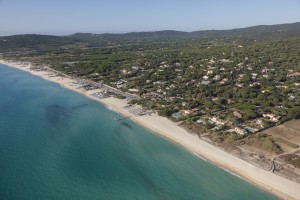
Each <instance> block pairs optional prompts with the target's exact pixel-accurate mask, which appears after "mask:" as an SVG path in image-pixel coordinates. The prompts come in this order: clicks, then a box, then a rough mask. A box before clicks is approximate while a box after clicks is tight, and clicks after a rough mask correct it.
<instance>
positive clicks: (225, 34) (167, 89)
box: [0, 23, 300, 151]
mask: <svg viewBox="0 0 300 200" xmlns="http://www.w3.org/2000/svg"><path fill="white" fill-rule="evenodd" d="M0 52H2V54H1V56H2V57H3V58H5V59H12V60H19V61H29V62H33V63H35V64H39V65H50V66H51V67H52V68H54V69H56V70H59V71H62V72H65V73H67V74H69V75H72V76H78V77H82V78H86V79H91V80H93V81H96V82H103V83H106V84H108V85H110V86H112V87H115V88H118V89H120V90H123V91H129V89H136V90H138V94H139V97H140V98H137V99H134V100H133V101H132V103H138V104H141V105H143V106H144V107H145V108H149V109H153V110H156V111H157V112H158V113H159V114H160V115H162V116H167V117H171V118H172V119H174V120H176V121H185V120H186V122H188V123H186V124H188V125H189V126H192V125H194V126H195V127H198V126H199V124H201V125H203V127H205V128H206V129H207V130H214V132H216V131H218V132H220V133H223V134H225V133H226V132H227V131H230V130H234V128H236V127H240V128H242V129H244V130H247V132H248V133H251V132H255V131H257V130H260V129H264V128H267V127H270V126H273V125H276V124H279V123H282V122H285V121H287V120H290V119H293V118H299V117H300V95H299V82H300V75H299V74H298V73H300V56H299V55H300V23H294V24H285V25H276V26H257V27H250V28H246V29H236V30H228V31H198V32H192V33H186V32H177V31H160V32H145V33H128V34H100V35H97V34H84V33H78V34H74V35H70V36H63V37H58V36H42V35H19V36H9V37H0ZM174 113H178V114H179V115H180V117H179V118H177V119H176V118H174V117H173V114H174ZM224 124H226V126H225V125H224ZM221 135H222V134H221ZM229 135H230V134H229ZM223 136H224V135H223ZM240 138H243V137H242V136H241V137H240V136H238V135H236V136H234V139H235V140H238V139H240ZM256 143H258V144H259V145H264V146H266V148H268V149H272V150H275V151H279V150H278V148H277V147H276V145H275V143H274V141H273V140H272V139H270V138H268V139H266V138H264V137H262V138H259V139H258V140H257V141H256ZM274 145H275V146H274Z"/></svg>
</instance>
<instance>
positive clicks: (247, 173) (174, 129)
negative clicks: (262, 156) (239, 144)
mask: <svg viewBox="0 0 300 200" xmlns="http://www.w3.org/2000/svg"><path fill="white" fill-rule="evenodd" d="M0 64H4V65H8V66H10V67H14V68H17V69H19V70H23V71H27V72H29V73H31V74H33V75H36V76H39V77H41V78H43V79H45V80H48V81H51V82H55V83H58V84H59V85H61V86H62V87H64V88H67V89H70V90H72V91H75V92H78V93H80V94H82V95H85V96H86V97H88V98H90V99H93V100H96V101H97V102H99V103H102V104H104V105H105V106H106V107H107V109H110V108H111V110H112V111H114V112H117V113H119V114H121V115H123V116H125V117H130V118H131V120H133V121H134V122H136V123H138V124H139V125H142V126H143V127H145V128H147V129H148V130H150V131H151V132H153V133H154V134H156V135H159V136H161V137H163V138H165V139H168V140H171V141H172V142H175V143H176V144H178V145H180V146H182V147H184V148H185V149H187V150H188V151H189V152H190V153H192V154H194V155H195V156H197V157H199V158H200V159H203V160H204V161H208V162H211V163H213V164H215V165H217V166H218V167H220V168H223V170H225V171H228V172H229V173H232V174H233V175H235V176H237V177H239V178H241V179H244V180H246V181H249V182H250V183H252V184H254V185H256V186H258V187H259V188H261V189H263V190H265V191H267V192H269V193H272V194H274V195H276V196H278V197H280V198H282V199H300V192H299V191H300V184H298V183H296V182H293V181H291V180H288V179H285V178H283V177H280V176H278V175H276V174H274V173H272V172H269V171H265V170H263V169H261V168H258V167H256V166H253V165H252V164H250V163H248V162H246V161H244V160H242V159H240V158H237V157H235V156H233V155H231V154H229V153H226V152H225V151H223V150H221V149H220V148H218V147H215V146H213V145H211V144H209V143H207V142H205V141H203V140H201V139H199V138H198V137H197V136H194V135H191V134H189V133H188V132H187V131H186V130H185V129H183V128H182V127H179V126H178V125H177V124H176V123H174V122H172V121H171V120H169V119H167V118H165V117H161V116H158V115H157V114H151V115H149V116H148V115H144V116H136V115H134V114H132V113H130V112H129V111H128V110H127V109H125V108H124V107H125V106H126V105H128V104H127V101H126V100H125V99H117V98H113V97H108V98H104V99H98V98H96V97H93V96H91V94H90V92H89V91H85V90H84V89H81V88H79V87H78V85H75V84H73V83H74V82H76V80H74V79H72V78H71V77H60V76H51V74H53V72H50V71H34V70H31V69H30V65H26V66H24V65H19V64H18V63H14V62H6V61H3V60H0Z"/></svg>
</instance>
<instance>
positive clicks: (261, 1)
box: [0, 0, 300, 35]
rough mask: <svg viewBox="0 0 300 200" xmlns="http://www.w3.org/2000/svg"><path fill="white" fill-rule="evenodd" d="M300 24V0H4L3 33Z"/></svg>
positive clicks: (1, 8)
mask: <svg viewBox="0 0 300 200" xmlns="http://www.w3.org/2000/svg"><path fill="white" fill-rule="evenodd" d="M293 22H300V0H0V35H13V34H27V33H36V34H51V35H66V34H72V33H76V32H85V33H86V32H89V33H125V32H140V31H159V30H178V31H198V30H211V29H215V30H216V29H218V30H221V29H232V28H243V27H248V26H254V25H271V24H281V23H293Z"/></svg>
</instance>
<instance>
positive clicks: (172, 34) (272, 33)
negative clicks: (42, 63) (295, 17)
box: [68, 22, 300, 40]
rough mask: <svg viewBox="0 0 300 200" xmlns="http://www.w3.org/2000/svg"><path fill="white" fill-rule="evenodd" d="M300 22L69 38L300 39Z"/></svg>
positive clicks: (77, 35)
mask: <svg viewBox="0 0 300 200" xmlns="http://www.w3.org/2000/svg"><path fill="white" fill-rule="evenodd" d="M299 36H300V22H297V23H292V24H279V25H260V26H253V27H248V28H239V29H231V30H207V31H195V32H182V31H172V30H166V31H155V32H132V33H124V34H107V33H106V34H91V33H75V34H73V35H69V36H68V37H72V38H77V39H82V40H103V39H120V38H124V39H184V38H198V39H201V38H236V37H239V38H241V37H244V38H249V39H268V38H270V39H272V38H284V37H299Z"/></svg>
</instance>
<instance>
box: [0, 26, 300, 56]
mask: <svg viewBox="0 0 300 200" xmlns="http://www.w3.org/2000/svg"><path fill="white" fill-rule="evenodd" d="M291 37H300V22H297V23H292V24H279V25H261V26H253V27H248V28H239V29H232V30H208V31H195V32H182V31H173V30H165V31H155V32H131V33H124V34H110V33H104V34H92V33H75V34H72V35H68V36H51V35H35V34H29V35H14V36H5V37H0V51H2V52H3V51H9V50H15V49H23V48H25V49H26V48H29V49H39V48H44V47H55V46H61V45H66V44H75V43H94V44H97V45H100V46H101V45H102V46H106V45H111V44H113V45H114V44H128V43H136V42H157V41H158V42H178V41H189V40H201V39H219V38H220V39H224V38H225V39H235V38H245V39H255V40H265V39H280V38H291Z"/></svg>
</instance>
